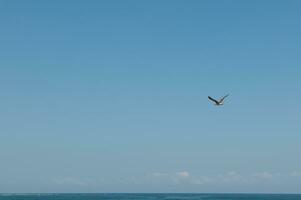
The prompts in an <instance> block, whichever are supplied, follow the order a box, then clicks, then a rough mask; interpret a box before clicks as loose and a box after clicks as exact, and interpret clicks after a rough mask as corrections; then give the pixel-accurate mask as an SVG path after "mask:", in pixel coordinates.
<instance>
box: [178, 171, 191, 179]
mask: <svg viewBox="0 0 301 200" xmlns="http://www.w3.org/2000/svg"><path fill="white" fill-rule="evenodd" d="M176 175H177V176H179V177H180V178H188V177H189V172H188V171H180V172H177V173H176Z"/></svg>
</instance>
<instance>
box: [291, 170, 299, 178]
mask: <svg viewBox="0 0 301 200" xmlns="http://www.w3.org/2000/svg"><path fill="white" fill-rule="evenodd" d="M289 175H290V176H291V177H297V178H301V172H298V171H293V172H291V173H290V174H289Z"/></svg>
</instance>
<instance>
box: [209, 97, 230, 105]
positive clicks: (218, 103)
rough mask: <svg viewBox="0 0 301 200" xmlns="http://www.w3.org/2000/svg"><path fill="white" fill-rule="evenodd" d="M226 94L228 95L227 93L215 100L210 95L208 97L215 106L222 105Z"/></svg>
mask: <svg viewBox="0 0 301 200" xmlns="http://www.w3.org/2000/svg"><path fill="white" fill-rule="evenodd" d="M228 96H229V94H227V95H225V96H224V97H223V98H221V99H220V100H216V99H213V98H212V97H210V96H208V99H210V100H211V101H213V102H214V104H215V105H216V106H222V105H224V100H225V98H226V97H228Z"/></svg>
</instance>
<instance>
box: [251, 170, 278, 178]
mask: <svg viewBox="0 0 301 200" xmlns="http://www.w3.org/2000/svg"><path fill="white" fill-rule="evenodd" d="M277 175H280V174H279V173H277V174H272V173H270V172H257V173H255V174H254V175H253V176H254V177H256V178H260V179H271V178H273V177H275V176H277Z"/></svg>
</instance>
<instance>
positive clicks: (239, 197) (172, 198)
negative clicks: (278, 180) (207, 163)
mask: <svg viewBox="0 0 301 200" xmlns="http://www.w3.org/2000/svg"><path fill="white" fill-rule="evenodd" d="M0 200H301V195H297V194H142V193H139V194H128V193H127V194H121V193H114V194H111V193H108V194H105V193H102V194H0Z"/></svg>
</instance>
